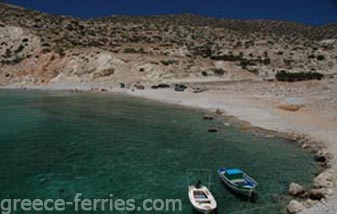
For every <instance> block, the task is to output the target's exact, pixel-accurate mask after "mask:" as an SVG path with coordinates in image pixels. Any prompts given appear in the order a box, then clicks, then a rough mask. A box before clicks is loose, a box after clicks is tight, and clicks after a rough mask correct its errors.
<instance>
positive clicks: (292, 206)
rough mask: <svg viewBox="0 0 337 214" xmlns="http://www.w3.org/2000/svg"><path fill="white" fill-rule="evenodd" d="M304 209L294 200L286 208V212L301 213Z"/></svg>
mask: <svg viewBox="0 0 337 214" xmlns="http://www.w3.org/2000/svg"><path fill="white" fill-rule="evenodd" d="M305 209H306V208H305V207H304V205H303V204H301V203H300V202H298V201H296V200H291V201H290V202H289V204H288V206H287V211H288V212H289V213H290V214H296V213H299V212H302V211H303V210H305Z"/></svg>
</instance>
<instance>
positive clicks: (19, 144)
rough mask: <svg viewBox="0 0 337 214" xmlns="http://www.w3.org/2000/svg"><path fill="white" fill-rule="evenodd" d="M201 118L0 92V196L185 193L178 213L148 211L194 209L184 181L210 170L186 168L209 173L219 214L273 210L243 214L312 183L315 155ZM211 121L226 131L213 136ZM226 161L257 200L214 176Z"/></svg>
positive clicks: (87, 97) (119, 101)
mask: <svg viewBox="0 0 337 214" xmlns="http://www.w3.org/2000/svg"><path fill="white" fill-rule="evenodd" d="M203 115H204V113H202V112H199V111H196V110H191V109H184V108H180V107H176V106H169V105H164V104H159V103H155V102H151V101H146V100H141V99H137V98H131V97H125V96H121V95H113V96H112V95H98V94H89V93H79V94H72V93H70V92H48V91H15V90H0V154H1V156H0V198H1V199H4V198H21V199H23V198H31V199H34V198H41V199H47V198H55V199H56V198H62V199H65V200H68V201H71V200H73V197H74V196H75V194H76V193H78V192H80V193H83V196H82V198H108V196H109V194H110V193H111V194H114V196H113V198H122V199H129V198H133V199H136V200H139V201H141V200H144V199H148V198H150V199H157V198H159V199H181V200H182V202H183V210H182V211H181V212H171V211H169V212H158V211H157V212H152V213H193V209H192V208H191V206H190V204H189V201H188V196H187V182H188V180H189V182H192V181H194V180H196V179H202V180H203V181H205V182H207V173H197V172H195V173H193V175H189V176H188V175H187V173H186V170H188V169H210V170H211V183H212V185H211V191H212V192H213V194H214V195H215V197H216V199H217V202H218V207H219V208H218V213H231V212H233V211H239V210H243V209H246V208H258V207H261V206H272V207H269V208H265V209H259V210H256V211H249V212H246V213H261V214H262V213H263V214H274V213H279V211H280V209H281V208H282V206H284V203H286V200H283V199H282V197H280V196H282V195H283V194H284V193H286V191H287V187H288V185H289V184H290V182H293V181H295V182H300V183H301V184H304V185H309V184H310V183H311V182H312V180H313V177H314V174H313V172H314V171H315V170H317V168H316V165H315V164H314V162H313V160H312V156H311V155H310V154H307V153H305V152H304V151H303V150H301V149H300V148H299V147H298V146H296V145H295V144H294V143H290V142H287V140H285V139H281V138H265V137H263V136H258V135H256V134H253V133H249V132H243V131H240V130H239V129H237V128H234V127H226V126H224V125H223V122H221V121H204V120H202V116H203ZM209 126H218V127H220V128H221V129H220V132H219V133H212V134H211V133H208V132H207V128H208V127H209ZM222 166H230V167H240V168H242V169H244V170H245V171H246V172H247V173H248V174H250V175H251V176H253V177H254V178H255V179H256V180H257V181H258V183H259V188H258V192H259V195H260V198H259V200H258V202H257V203H255V204H254V203H246V202H245V201H242V200H241V199H240V198H237V197H235V196H234V195H232V194H231V193H229V192H228V191H227V190H226V189H225V188H224V186H223V185H222V184H221V182H220V180H219V179H218V177H217V175H216V169H217V168H218V167H222ZM188 178H189V179H188ZM280 198H281V199H280ZM16 213H23V212H20V211H19V212H16ZM30 213H34V212H30ZM40 213H41V212H40ZM42 213H45V212H42ZM62 213H75V212H74V211H73V210H72V209H69V210H66V211H64V212H62ZM80 213H81V212H80ZM82 213H93V212H82ZM96 213H102V212H100V211H97V212H96ZM110 213H151V212H145V211H139V212H126V211H125V212H116V211H115V212H110Z"/></svg>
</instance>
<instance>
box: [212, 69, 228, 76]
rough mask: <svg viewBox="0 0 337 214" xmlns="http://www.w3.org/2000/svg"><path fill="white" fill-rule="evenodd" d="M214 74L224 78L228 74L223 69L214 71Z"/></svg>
mask: <svg viewBox="0 0 337 214" xmlns="http://www.w3.org/2000/svg"><path fill="white" fill-rule="evenodd" d="M213 72H214V74H215V75H218V76H223V75H224V74H225V73H226V71H225V70H223V69H221V68H217V69H214V70H213Z"/></svg>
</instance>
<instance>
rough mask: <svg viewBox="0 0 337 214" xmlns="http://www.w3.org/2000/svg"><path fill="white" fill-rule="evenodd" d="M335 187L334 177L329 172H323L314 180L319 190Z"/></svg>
mask: <svg viewBox="0 0 337 214" xmlns="http://www.w3.org/2000/svg"><path fill="white" fill-rule="evenodd" d="M334 186H335V184H334V181H333V175H332V173H330V172H329V171H324V172H322V173H321V174H319V175H318V176H317V177H316V178H315V180H314V187H315V188H317V189H319V188H333V187H334Z"/></svg>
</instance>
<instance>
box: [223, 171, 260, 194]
mask: <svg viewBox="0 0 337 214" xmlns="http://www.w3.org/2000/svg"><path fill="white" fill-rule="evenodd" d="M222 173H223V171H221V170H218V174H219V177H220V179H221V181H222V182H223V183H224V184H225V185H226V187H227V188H228V189H229V190H230V191H232V192H233V193H236V194H239V195H241V196H245V197H247V198H252V199H254V200H255V199H256V196H257V194H256V190H255V187H254V188H239V187H237V186H236V185H234V184H233V183H232V182H231V181H230V180H229V179H228V178H227V177H226V176H224V175H223V174H222ZM250 179H251V178H250Z"/></svg>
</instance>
